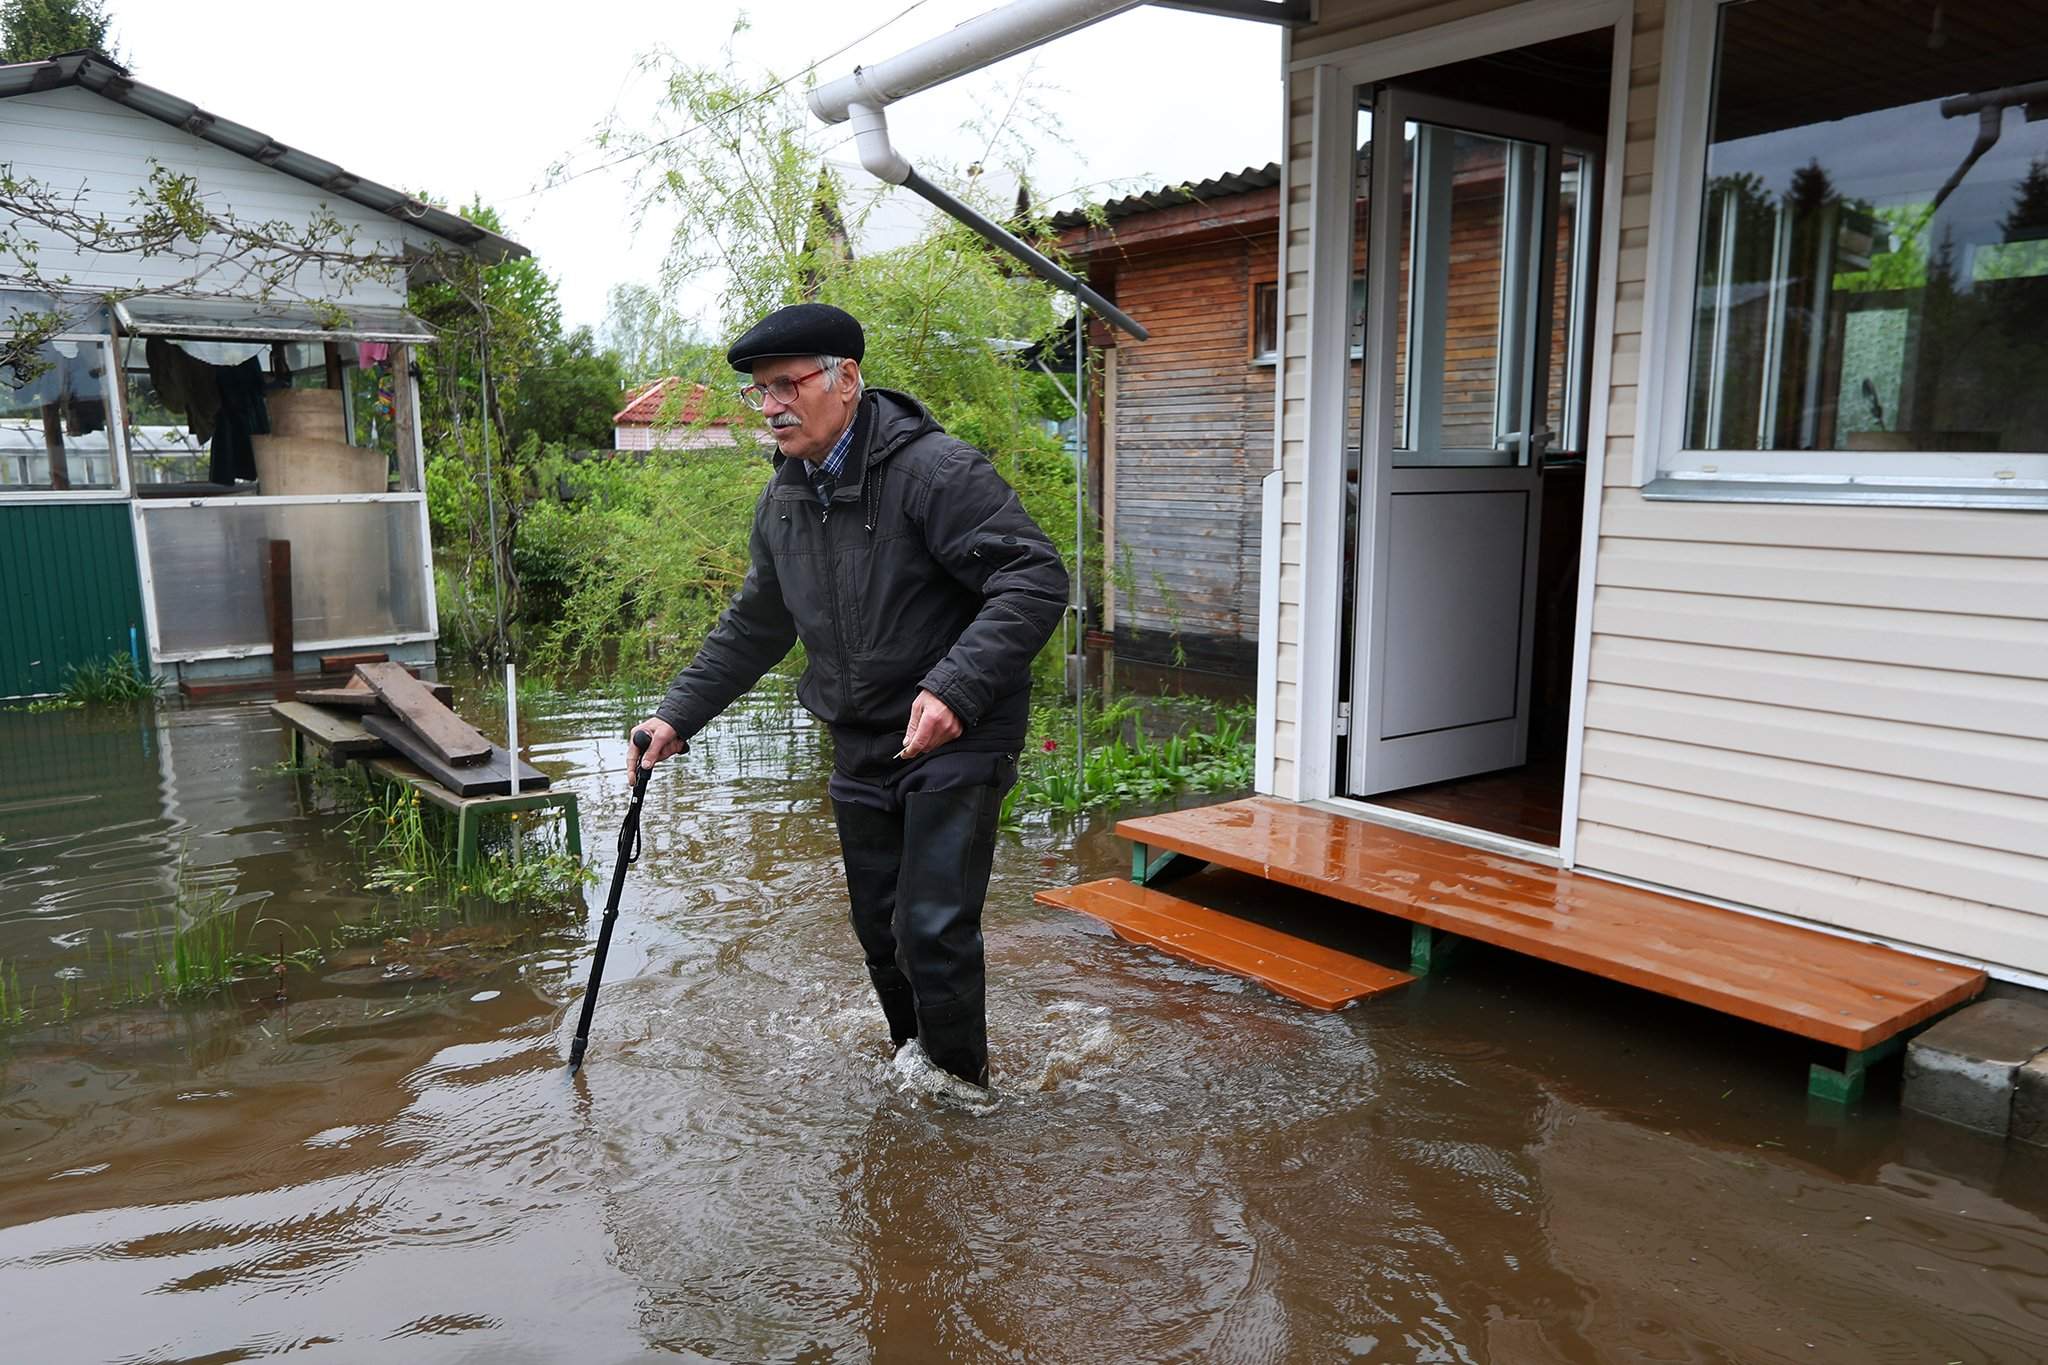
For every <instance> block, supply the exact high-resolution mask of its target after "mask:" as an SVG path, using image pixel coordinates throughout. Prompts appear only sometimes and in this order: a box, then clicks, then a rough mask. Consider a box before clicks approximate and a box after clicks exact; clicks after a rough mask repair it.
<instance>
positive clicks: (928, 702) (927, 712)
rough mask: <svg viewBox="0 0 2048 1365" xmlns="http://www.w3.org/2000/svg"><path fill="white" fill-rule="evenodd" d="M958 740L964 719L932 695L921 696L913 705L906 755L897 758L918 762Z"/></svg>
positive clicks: (904, 746) (926, 693) (906, 737)
mask: <svg viewBox="0 0 2048 1365" xmlns="http://www.w3.org/2000/svg"><path fill="white" fill-rule="evenodd" d="M958 738H960V717H958V716H956V715H954V714H953V708H952V707H950V706H948V705H946V703H944V702H942V701H940V700H939V699H938V698H937V697H935V696H933V695H932V694H931V693H929V692H919V693H918V694H917V700H916V701H914V702H912V703H910V727H909V728H908V729H906V730H905V731H904V732H903V752H902V753H901V754H898V755H897V757H899V758H916V757H918V756H919V755H921V754H928V753H930V752H931V751H932V750H934V749H936V748H938V747H939V746H940V745H943V744H949V743H951V742H952V741H953V740H956V739H958Z"/></svg>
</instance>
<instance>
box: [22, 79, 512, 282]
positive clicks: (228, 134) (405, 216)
mask: <svg viewBox="0 0 2048 1365" xmlns="http://www.w3.org/2000/svg"><path fill="white" fill-rule="evenodd" d="M67 85H76V86H79V87H81V88H83V89H86V90H90V91H91V92H92V93H93V94H95V95H99V96H101V97H103V98H105V99H110V100H112V101H114V103H116V104H120V105H124V106H126V107H127V108H130V109H133V110H135V111H136V112H137V113H141V114H147V115H149V116H150V117H151V118H153V119H156V120H158V121H159V122H161V123H167V124H169V125H170V126H172V127H173V128H180V129H183V130H184V131H185V132H188V133H190V134H192V135H193V136H194V137H199V138H204V139H205V140H206V141H208V142H211V143H213V144H214V145H215V146H217V147H225V148H227V149H228V150H229V151H231V152H234V153H236V154H237V155H240V156H246V157H248V158H249V159H250V160H251V161H254V162H256V163H257V164H259V165H263V166H268V167H270V168H271V169H272V170H275V171H281V172H283V173H284V174H286V175H289V176H291V177H293V178H294V179H296V180H303V181H305V182H306V183H307V184H309V185H315V186H318V187H319V188H321V189H323V190H325V191H327V192H328V193H329V194H332V195H336V196H338V197H340V198H343V199H346V200H349V201H350V202H351V203H356V204H361V205H362V206H363V207H364V208H368V209H374V210H376V211H377V212H378V213H382V214H388V215H389V216H390V217H392V218H395V219H397V220H398V221H399V222H401V223H410V224H412V225H413V226H414V227H417V228H420V229H421V230H423V231H426V232H430V233H432V234H433V235H434V236H436V237H440V238H442V239H444V240H446V241H450V242H453V243H455V244H456V245H457V246H460V247H462V248H463V249H464V250H466V251H469V252H470V253H472V254H473V255H475V256H477V257H478V258H480V259H482V260H484V261H486V262H491V263H496V262H498V261H502V260H504V259H505V258H506V257H508V256H527V255H531V254H532V253H531V252H529V251H528V250H527V249H526V248H525V247H523V246H521V245H519V243H517V242H515V241H513V240H511V239H510V238H509V237H501V236H499V235H498V234H497V233H495V232H492V231H490V230H489V229H488V228H481V227H478V226H477V225H476V224H475V223H472V222H470V221H469V220H468V219H467V218H462V217H458V216H457V215H455V214H452V213H449V212H448V211H447V210H445V209H437V208H435V207H434V206H433V205H431V204H428V203H425V202H424V201H422V200H419V199H415V198H413V197H412V196H411V195H409V194H402V193H400V192H399V191H397V190H394V189H392V188H391V187H390V186H388V185H380V184H378V183H377V182H376V181H374V180H366V179H364V178H363V177H362V176H359V175H357V174H355V173H354V172H352V171H349V170H345V169H343V168H342V167H340V166H337V165H336V164H335V163H333V162H332V161H323V160H321V159H320V158H319V157H317V156H312V155H310V154H308V153H306V152H302V151H299V150H298V149H297V148H295V147H287V146H286V145H285V144H284V143H282V142H279V141H278V140H277V139H275V138H273V137H271V136H270V135H269V134H267V133H261V132H258V131H257V130H256V129H254V128H250V127H247V126H245V125H243V124H240V123H236V122H234V121H233V120H231V119H224V118H221V117H219V116H217V115H214V114H209V113H207V112H206V111H205V110H204V109H201V108H200V107H199V106H198V105H196V104H194V103H192V102H191V101H190V100H185V99H180V98H178V97H177V96H176V95H173V94H171V93H170V92H169V91H166V90H159V89H157V88H156V87H155V86H153V85H144V84H143V83H142V82H141V81H138V80H136V79H134V78H133V77H132V76H130V75H129V74H128V73H127V71H126V70H125V69H123V68H122V67H121V66H120V65H118V64H117V63H115V62H111V61H109V60H107V59H106V58H105V57H103V56H101V55H100V54H99V53H97V52H65V53H60V54H59V55H57V56H55V57H50V58H48V59H46V60H44V61H40V62H20V63H16V64H15V65H12V66H0V99H5V98H7V97H8V96H10V95H26V94H31V93H34V92H36V91H42V90H55V89H58V88H60V87H63V86H67Z"/></svg>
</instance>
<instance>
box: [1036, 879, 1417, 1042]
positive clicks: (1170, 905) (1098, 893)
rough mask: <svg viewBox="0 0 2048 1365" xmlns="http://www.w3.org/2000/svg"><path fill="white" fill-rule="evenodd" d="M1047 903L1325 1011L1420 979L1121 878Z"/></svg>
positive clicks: (1042, 895) (1062, 891) (1040, 897)
mask: <svg viewBox="0 0 2048 1365" xmlns="http://www.w3.org/2000/svg"><path fill="white" fill-rule="evenodd" d="M1036 899H1037V901H1038V902H1039V904H1041V905H1051V906H1057V907H1058V908H1060V909H1062V910H1075V911H1079V912H1080V913H1082V914H1085V915H1093V916H1094V917H1095V918H1096V919H1099V920H1101V921H1102V922H1103V923H1104V924H1107V925H1108V926H1109V927H1110V929H1111V931H1112V932H1114V933H1115V934H1116V936H1117V937H1118V938H1120V939H1123V940H1124V941H1125V942H1127V943H1144V944H1149V945H1151V946H1152V947H1155V948H1159V949H1161V950H1163V951H1165V952H1168V953H1171V954H1173V956H1175V957H1179V958H1184V959H1186V960H1187V961H1190V962H1199V963H1201V964H1202V965H1203V966H1206V967H1214V968H1216V969H1218V970H1219V971H1225V972H1229V973H1231V974H1232V975H1233V976H1242V977H1245V978H1246V979H1248V980H1251V981H1256V982H1258V983H1259V984H1260V985H1262V986H1264V987H1266V988H1267V989H1268V990H1271V991H1273V992H1275V993H1277V994H1279V995H1284V996H1286V997H1287V998H1288V999H1289V1000H1293V1001H1295V1002H1297V1003H1299V1004H1303V1005H1307V1006H1310V1007H1311V1008H1313V1009H1319V1010H1340V1009H1343V1008H1344V1007H1345V1006H1346V1005H1351V1004H1355V1003H1357V1002H1358V1001H1360V1000H1364V999H1367V998H1369V997H1371V996H1375V995H1379V994H1380V993H1382V992H1384V991H1390V990H1393V989H1394V988H1395V987H1397V986H1405V985H1407V984H1408V983H1409V982H1411V981H1413V980H1414V979H1415V978H1414V977H1412V976H1410V975H1408V973H1406V972H1397V971H1394V970H1392V969H1391V968H1387V967H1382V966H1380V965H1379V964H1378V963H1376V962H1368V961H1366V960H1365V959H1364V958H1362V957H1354V956H1352V955H1351V954H1350V953H1340V952H1338V951H1337V950H1336V949H1334V948H1326V947H1324V946H1323V945H1321V944H1319V943H1310V942H1309V941H1308V940H1307V939H1303V938H1296V937H1295V936H1294V935H1292V934H1284V933H1281V932H1280V931H1279V930H1277V929H1269V928H1267V927H1266V926H1265V925H1262V924H1253V923H1251V922H1250V921H1248V920H1242V919H1239V918H1238V917H1237V916H1235V915H1226V914H1224V913H1223V912H1222V911H1220V910H1211V909H1209V908H1208V907H1207V906H1203V905H1196V904H1194V903H1193V902H1192V901H1185V900H1182V899H1181V898H1180V897H1178V896H1169V895H1167V894H1166V893H1165V892H1163V891H1155V890H1154V889H1153V888H1151V887H1149V886H1139V885H1137V884H1135V883H1133V882H1127V881H1124V880H1122V879H1121V878H1117V877H1112V878H1110V879H1108V880H1107V881H1099V882H1088V883H1086V884H1084V885H1081V886H1063V887H1055V888H1050V889H1047V890H1044V891H1040V892H1039V893H1038V894H1037V897H1036Z"/></svg>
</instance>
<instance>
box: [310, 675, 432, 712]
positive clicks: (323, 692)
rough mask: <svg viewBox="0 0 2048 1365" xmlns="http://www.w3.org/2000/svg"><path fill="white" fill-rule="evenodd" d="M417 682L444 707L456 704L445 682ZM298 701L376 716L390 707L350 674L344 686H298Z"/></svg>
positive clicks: (367, 686) (366, 685) (423, 680)
mask: <svg viewBox="0 0 2048 1365" xmlns="http://www.w3.org/2000/svg"><path fill="white" fill-rule="evenodd" d="M420 685H421V686H422V687H424V688H426V689H427V691H429V692H431V693H432V694H433V696H434V700H435V701H438V702H440V703H441V705H443V706H449V707H452V706H454V704H455V689H454V688H452V687H450V686H449V685H448V684H447V683H444V682H427V681H426V680H425V679H422V680H421V682H420ZM298 695H299V700H300V701H309V702H311V703H313V704H314V705H315V706H331V707H334V708H335V709H336V710H340V711H374V712H376V713H378V714H379V715H390V714H391V708H390V706H388V705H387V704H386V703H385V701H384V698H383V697H381V696H379V695H378V694H377V693H376V692H375V691H373V690H372V689H371V688H370V686H369V685H368V684H367V683H365V682H364V681H363V680H362V679H361V678H358V677H354V676H351V677H350V678H349V680H348V684H347V685H346V686H344V687H304V688H300V689H299V694H298Z"/></svg>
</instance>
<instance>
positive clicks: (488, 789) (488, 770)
mask: <svg viewBox="0 0 2048 1365" xmlns="http://www.w3.org/2000/svg"><path fill="white" fill-rule="evenodd" d="M362 724H363V728H364V729H365V730H367V731H368V732H369V733H371V734H373V735H375V736H377V738H379V739H381V740H383V741H384V742H385V743H387V744H389V745H390V746H391V747H392V748H394V749H396V750H398V752H399V753H400V754H402V755H404V756H405V758H406V759H407V760H409V761H410V762H411V763H413V764H414V765H415V766H416V767H418V768H419V770H420V771H421V772H423V773H425V774H426V775H427V776H428V777H429V778H431V779H433V780H434V781H436V782H438V783H440V784H441V785H442V786H444V787H446V788H447V789H448V790H449V791H451V792H453V793H455V794H456V795H457V796H505V795H509V794H510V793H511V791H512V767H511V758H510V755H509V754H508V752H507V751H506V750H505V748H504V747H503V746H502V745H500V746H497V747H493V748H491V749H490V753H489V756H488V757H487V758H486V759H484V761H483V762H481V763H470V764H462V765H457V764H453V763H450V762H448V761H447V760H446V759H444V758H442V757H441V756H440V755H439V754H437V753H435V752H434V751H433V749H431V748H429V747H428V745H427V743H426V741H425V740H422V739H421V738H420V737H419V735H417V734H415V733H414V732H413V730H412V729H411V728H410V727H409V726H406V725H404V724H402V723H400V722H399V721H398V720H397V719H396V718H395V717H392V716H377V715H366V716H364V717H363V721H362ZM549 780H550V779H549V778H548V775H547V774H546V773H544V772H542V771H540V770H539V769H538V768H535V767H534V766H533V765H531V764H529V763H526V762H521V763H520V765H519V789H520V790H521V791H522V792H527V791H545V790H546V789H547V785H548V782H549Z"/></svg>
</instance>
